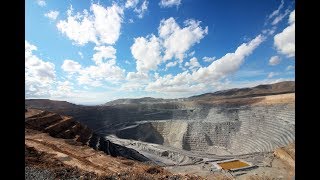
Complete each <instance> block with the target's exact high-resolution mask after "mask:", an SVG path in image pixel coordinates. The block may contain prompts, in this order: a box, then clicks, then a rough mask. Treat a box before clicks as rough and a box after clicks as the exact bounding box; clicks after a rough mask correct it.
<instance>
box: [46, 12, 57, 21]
mask: <svg viewBox="0 0 320 180" xmlns="http://www.w3.org/2000/svg"><path fill="white" fill-rule="evenodd" d="M44 16H45V17H47V18H49V19H51V20H53V21H54V20H56V19H57V17H58V16H59V11H50V12H48V13H46V14H44Z"/></svg>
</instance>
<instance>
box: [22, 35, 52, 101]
mask: <svg viewBox="0 0 320 180" xmlns="http://www.w3.org/2000/svg"><path fill="white" fill-rule="evenodd" d="M36 50H37V47H36V46H34V45H32V44H30V43H29V42H28V41H25V95H26V97H27V98H33V97H44V96H47V95H48V94H49V90H50V88H51V85H52V83H54V80H55V78H56V74H55V66H54V64H53V63H51V62H45V61H43V60H41V59H40V58H39V57H37V56H36V55H34V54H33V51H36Z"/></svg>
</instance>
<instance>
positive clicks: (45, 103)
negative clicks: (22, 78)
mask: <svg viewBox="0 0 320 180" xmlns="http://www.w3.org/2000/svg"><path fill="white" fill-rule="evenodd" d="M25 104H26V106H29V105H32V107H33V108H41V109H66V108H73V107H76V106H79V105H76V104H73V103H69V102H67V101H56V100H50V99H26V100H25Z"/></svg>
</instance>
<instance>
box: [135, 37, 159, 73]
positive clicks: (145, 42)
mask: <svg viewBox="0 0 320 180" xmlns="http://www.w3.org/2000/svg"><path fill="white" fill-rule="evenodd" d="M130 49H131V53H132V55H133V57H134V58H135V59H136V62H137V71H138V72H148V71H150V70H156V69H157V66H158V64H160V62H161V57H160V43H159V41H158V38H157V37H155V36H154V35H151V36H149V38H148V37H147V38H144V37H138V38H135V39H134V43H133V45H132V46H131V47H130Z"/></svg>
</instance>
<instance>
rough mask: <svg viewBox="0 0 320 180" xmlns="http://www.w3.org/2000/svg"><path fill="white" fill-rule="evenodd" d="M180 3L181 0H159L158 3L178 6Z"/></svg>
mask: <svg viewBox="0 0 320 180" xmlns="http://www.w3.org/2000/svg"><path fill="white" fill-rule="evenodd" d="M180 4H181V0H161V1H160V3H159V5H160V7H172V6H177V7H178V6H179V5H180Z"/></svg>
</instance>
